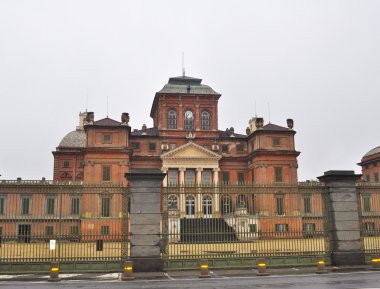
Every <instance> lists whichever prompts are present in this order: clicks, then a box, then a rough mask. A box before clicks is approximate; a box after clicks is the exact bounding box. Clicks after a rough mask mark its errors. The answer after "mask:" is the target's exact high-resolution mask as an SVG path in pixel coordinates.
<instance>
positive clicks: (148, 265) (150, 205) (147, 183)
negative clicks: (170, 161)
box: [125, 169, 165, 272]
mask: <svg viewBox="0 0 380 289" xmlns="http://www.w3.org/2000/svg"><path fill="white" fill-rule="evenodd" d="M125 177H126V179H127V180H128V183H129V187H130V190H131V197H130V238H131V241H130V242H131V243H130V244H131V252H130V259H131V260H132V261H133V270H134V271H136V272H150V271H162V270H163V261H162V259H161V256H160V220H161V182H162V180H163V179H164V177H165V174H163V173H161V171H160V170H152V169H135V170H132V171H131V172H130V173H126V174H125Z"/></svg>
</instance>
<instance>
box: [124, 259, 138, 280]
mask: <svg viewBox="0 0 380 289" xmlns="http://www.w3.org/2000/svg"><path fill="white" fill-rule="evenodd" d="M134 279H135V277H133V263H132V261H125V262H124V267H123V273H122V275H121V280H122V281H130V280H134Z"/></svg>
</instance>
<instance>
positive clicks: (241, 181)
mask: <svg viewBox="0 0 380 289" xmlns="http://www.w3.org/2000/svg"><path fill="white" fill-rule="evenodd" d="M237 176H238V184H244V182H245V177H244V172H238V173H237Z"/></svg>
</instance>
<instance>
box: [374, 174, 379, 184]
mask: <svg viewBox="0 0 380 289" xmlns="http://www.w3.org/2000/svg"><path fill="white" fill-rule="evenodd" d="M373 178H374V180H375V183H378V182H379V173H374V174H373Z"/></svg>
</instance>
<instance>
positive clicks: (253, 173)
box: [251, 168, 255, 183]
mask: <svg viewBox="0 0 380 289" xmlns="http://www.w3.org/2000/svg"><path fill="white" fill-rule="evenodd" d="M251 174H252V175H251V177H252V183H253V182H254V181H255V169H254V168H252V171H251Z"/></svg>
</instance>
